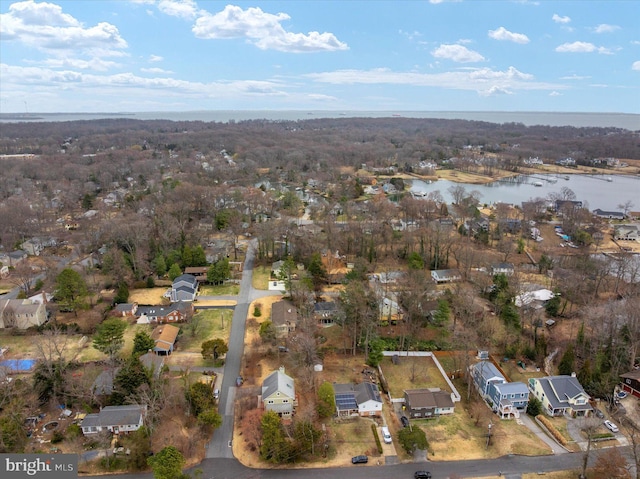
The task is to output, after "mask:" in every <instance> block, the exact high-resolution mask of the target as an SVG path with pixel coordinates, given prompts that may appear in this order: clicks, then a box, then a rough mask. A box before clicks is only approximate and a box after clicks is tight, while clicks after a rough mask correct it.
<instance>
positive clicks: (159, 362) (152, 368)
mask: <svg viewBox="0 0 640 479" xmlns="http://www.w3.org/2000/svg"><path fill="white" fill-rule="evenodd" d="M138 359H140V362H141V363H142V365H143V366H144V368H145V369H146V370H147V371H149V373H150V374H151V375H152V376H154V377H155V378H156V379H157V378H159V377H160V373H161V372H162V368H163V367H164V356H159V355H157V354H153V352H151V351H149V352H148V353H145V354H143V355H142V356H140V357H139V358H138Z"/></svg>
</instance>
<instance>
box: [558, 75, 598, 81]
mask: <svg viewBox="0 0 640 479" xmlns="http://www.w3.org/2000/svg"><path fill="white" fill-rule="evenodd" d="M589 78H591V77H590V76H579V75H569V76H564V77H560V80H588V79H589Z"/></svg>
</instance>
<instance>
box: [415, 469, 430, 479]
mask: <svg viewBox="0 0 640 479" xmlns="http://www.w3.org/2000/svg"><path fill="white" fill-rule="evenodd" d="M413 477H414V479H431V473H430V472H429V471H416V472H414V473H413Z"/></svg>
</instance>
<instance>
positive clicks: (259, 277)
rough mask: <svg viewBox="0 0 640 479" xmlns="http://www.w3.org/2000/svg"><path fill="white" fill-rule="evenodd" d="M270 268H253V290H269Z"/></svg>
mask: <svg viewBox="0 0 640 479" xmlns="http://www.w3.org/2000/svg"><path fill="white" fill-rule="evenodd" d="M270 276H271V267H270V266H257V267H255V268H253V280H252V283H253V287H254V288H255V289H265V290H266V289H269V277H270Z"/></svg>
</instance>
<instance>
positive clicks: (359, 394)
mask: <svg viewBox="0 0 640 479" xmlns="http://www.w3.org/2000/svg"><path fill="white" fill-rule="evenodd" d="M333 391H334V393H335V400H336V412H337V414H338V416H356V415H359V416H362V417H370V416H377V417H379V416H381V415H382V396H380V391H379V390H378V386H376V385H375V384H373V383H370V382H363V383H360V384H355V385H354V384H335V383H334V385H333Z"/></svg>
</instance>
